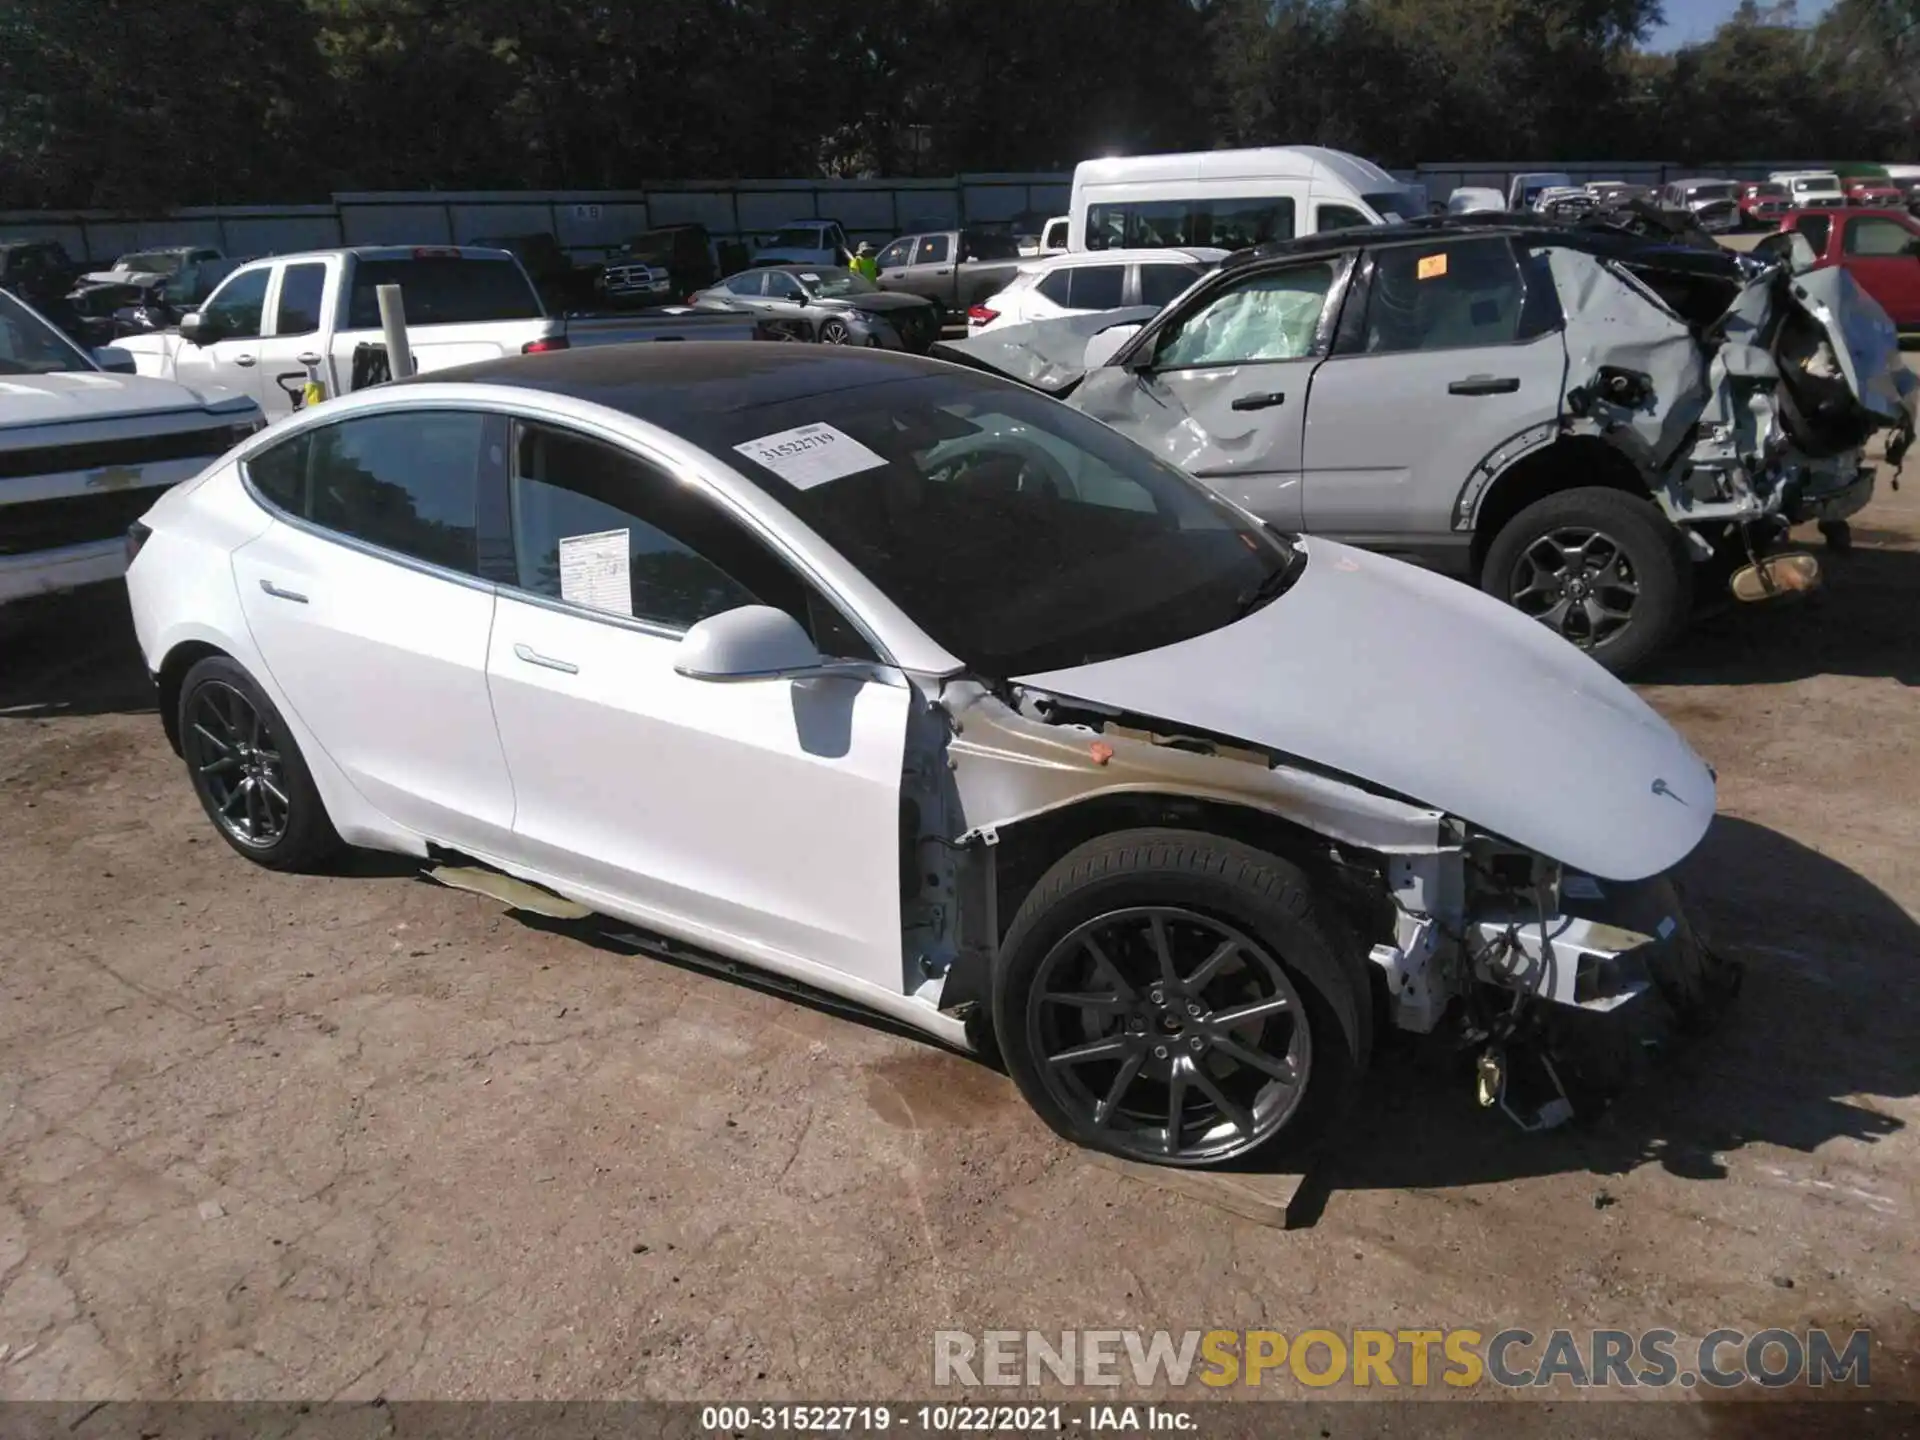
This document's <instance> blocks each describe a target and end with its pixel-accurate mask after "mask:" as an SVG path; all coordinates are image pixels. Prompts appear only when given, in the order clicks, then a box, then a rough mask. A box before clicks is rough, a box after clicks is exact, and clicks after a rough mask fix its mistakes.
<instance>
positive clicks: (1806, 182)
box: [1793, 175, 1840, 195]
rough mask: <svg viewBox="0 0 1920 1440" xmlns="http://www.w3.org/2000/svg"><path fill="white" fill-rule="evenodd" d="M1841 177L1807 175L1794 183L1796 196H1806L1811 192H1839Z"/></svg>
mask: <svg viewBox="0 0 1920 1440" xmlns="http://www.w3.org/2000/svg"><path fill="white" fill-rule="evenodd" d="M1839 188H1840V177H1839V176H1837V175H1807V176H1803V177H1802V178H1801V179H1798V180H1796V181H1794V182H1793V189H1794V193H1795V194H1796V195H1805V194H1806V193H1807V192H1808V191H1810V190H1838V189H1839Z"/></svg>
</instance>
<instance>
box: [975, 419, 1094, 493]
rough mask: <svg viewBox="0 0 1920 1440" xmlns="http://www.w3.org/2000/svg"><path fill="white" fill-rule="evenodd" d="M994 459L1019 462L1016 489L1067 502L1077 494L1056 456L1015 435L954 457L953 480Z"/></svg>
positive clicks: (998, 438)
mask: <svg viewBox="0 0 1920 1440" xmlns="http://www.w3.org/2000/svg"><path fill="white" fill-rule="evenodd" d="M995 459H1007V460H1014V461H1017V462H1019V466H1020V470H1019V480H1018V484H1017V486H1016V489H1018V490H1020V491H1025V490H1027V489H1028V487H1029V486H1031V487H1032V488H1033V490H1034V491H1036V492H1042V491H1043V492H1044V493H1046V494H1048V495H1050V496H1051V497H1052V498H1053V499H1055V500H1065V499H1068V498H1069V497H1071V496H1072V495H1073V494H1074V486H1073V477H1072V476H1070V475H1069V474H1067V471H1066V467H1065V466H1063V465H1062V464H1061V463H1060V461H1059V460H1058V459H1057V458H1056V457H1055V456H1053V455H1052V454H1051V453H1049V452H1048V451H1047V449H1046V448H1045V447H1044V446H1041V445H1036V444H1034V443H1033V441H1031V440H1022V439H1020V438H1019V437H1017V436H1013V435H1002V436H998V437H996V438H994V439H992V440H989V441H987V442H986V443H985V444H983V445H979V446H976V447H975V448H973V449H971V450H969V451H967V453H966V454H965V455H963V456H957V457H955V463H956V465H957V469H956V470H955V472H954V477H955V478H956V479H958V478H960V477H962V476H964V475H965V474H966V473H967V472H968V471H969V470H972V469H973V468H974V467H975V466H977V465H981V464H983V463H986V462H988V461H991V460H995Z"/></svg>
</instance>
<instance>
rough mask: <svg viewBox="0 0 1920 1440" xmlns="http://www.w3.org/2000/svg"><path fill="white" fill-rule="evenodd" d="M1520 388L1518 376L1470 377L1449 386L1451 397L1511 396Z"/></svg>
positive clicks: (1448, 391) (1448, 390)
mask: <svg viewBox="0 0 1920 1440" xmlns="http://www.w3.org/2000/svg"><path fill="white" fill-rule="evenodd" d="M1519 388H1520V377H1519V376H1518V375H1469V376H1467V378H1466V379H1464V380H1455V381H1454V382H1453V383H1452V384H1451V385H1449V386H1447V393H1448V394H1449V395H1511V394H1513V392H1514V391H1516V390H1518V389H1519Z"/></svg>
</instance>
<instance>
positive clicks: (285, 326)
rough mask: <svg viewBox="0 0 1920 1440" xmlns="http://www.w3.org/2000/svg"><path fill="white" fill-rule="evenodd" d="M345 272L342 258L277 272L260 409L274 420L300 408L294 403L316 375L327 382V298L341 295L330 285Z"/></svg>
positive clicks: (263, 342) (263, 343)
mask: <svg viewBox="0 0 1920 1440" xmlns="http://www.w3.org/2000/svg"><path fill="white" fill-rule="evenodd" d="M339 268H340V261H339V259H338V258H337V257H329V258H326V259H319V260H293V261H288V262H286V263H284V264H282V265H280V266H278V267H277V269H278V273H277V274H276V275H275V277H274V283H273V289H272V293H271V294H270V295H269V296H268V304H267V323H266V326H265V329H264V333H263V334H262V336H261V339H260V347H259V356H260V366H259V373H260V408H261V409H262V410H264V411H266V413H267V419H269V420H278V419H279V418H280V417H281V416H282V415H291V414H292V413H293V412H294V410H295V409H297V408H298V406H296V404H295V403H294V399H295V397H296V396H298V395H299V394H300V393H301V392H302V391H303V390H304V389H305V388H306V383H307V376H308V373H309V371H310V370H311V371H312V372H313V373H316V374H318V375H319V376H320V377H321V379H322V380H323V381H324V380H325V379H326V375H327V371H326V366H325V360H326V357H325V355H324V354H323V353H322V350H321V346H322V344H323V340H324V337H323V335H322V333H321V332H322V331H323V330H324V329H325V320H326V314H325V311H326V301H327V297H328V296H329V295H331V294H333V293H335V292H334V290H333V288H332V287H331V286H330V285H329V283H328V280H329V277H330V274H332V273H337V272H338V271H339Z"/></svg>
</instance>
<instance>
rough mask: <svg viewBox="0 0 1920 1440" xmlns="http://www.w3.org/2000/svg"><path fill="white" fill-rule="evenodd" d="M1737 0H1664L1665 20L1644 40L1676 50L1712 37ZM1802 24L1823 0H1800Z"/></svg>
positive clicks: (1814, 17)
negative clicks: (1664, 22) (1665, 21)
mask: <svg viewBox="0 0 1920 1440" xmlns="http://www.w3.org/2000/svg"><path fill="white" fill-rule="evenodd" d="M1738 4H1739V0H1664V8H1665V10H1666V12H1667V23H1666V24H1664V25H1662V26H1661V27H1660V28H1659V29H1658V30H1655V31H1654V32H1653V34H1652V35H1651V36H1649V37H1648V39H1647V44H1648V45H1649V46H1650V47H1651V48H1652V49H1655V50H1677V49H1679V48H1680V47H1681V46H1682V45H1691V44H1693V43H1695V42H1696V41H1699V40H1706V39H1709V38H1711V37H1712V35H1713V32H1714V31H1715V30H1716V29H1718V28H1719V26H1720V25H1721V23H1722V22H1723V21H1725V20H1726V19H1727V18H1728V17H1729V16H1731V15H1732V14H1733V12H1734V9H1735V7H1736V6H1737V5H1738ZM1798 8H1799V16H1800V21H1801V23H1802V24H1812V23H1813V22H1814V21H1815V20H1818V19H1819V18H1820V15H1821V12H1823V11H1824V10H1825V9H1826V8H1827V3H1826V0H1800V3H1799V7H1798Z"/></svg>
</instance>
